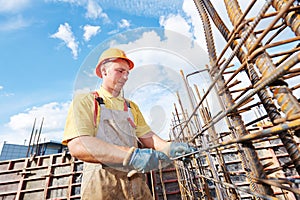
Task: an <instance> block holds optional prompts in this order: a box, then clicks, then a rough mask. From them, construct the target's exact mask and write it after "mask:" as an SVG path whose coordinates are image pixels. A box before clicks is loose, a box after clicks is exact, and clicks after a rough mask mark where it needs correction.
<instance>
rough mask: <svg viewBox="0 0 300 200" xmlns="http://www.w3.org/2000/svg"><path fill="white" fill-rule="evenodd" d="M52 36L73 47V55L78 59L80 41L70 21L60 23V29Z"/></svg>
mask: <svg viewBox="0 0 300 200" xmlns="http://www.w3.org/2000/svg"><path fill="white" fill-rule="evenodd" d="M50 37H51V38H57V39H60V40H62V41H64V43H65V44H66V45H67V47H68V48H70V49H71V51H72V54H73V57H74V58H75V59H77V56H78V42H77V41H76V39H75V36H74V35H73V32H72V30H71V26H70V25H69V24H68V23H64V24H61V25H59V28H58V31H57V32H56V33H54V34H52V35H51V36H50Z"/></svg>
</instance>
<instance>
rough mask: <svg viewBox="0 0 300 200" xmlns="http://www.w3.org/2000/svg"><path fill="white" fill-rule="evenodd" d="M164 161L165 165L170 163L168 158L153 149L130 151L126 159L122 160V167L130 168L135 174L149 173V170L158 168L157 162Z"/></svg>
mask: <svg viewBox="0 0 300 200" xmlns="http://www.w3.org/2000/svg"><path fill="white" fill-rule="evenodd" d="M160 160H161V161H165V162H167V163H170V162H172V161H171V160H170V158H169V157H168V156H167V155H166V154H164V153H162V152H160V151H155V150H153V149H139V148H135V149H132V150H131V151H130V152H129V153H128V156H127V158H125V159H124V162H123V165H124V166H131V167H133V168H134V169H135V170H136V171H137V172H142V173H145V172H149V171H150V170H154V169H158V168H159V161H160Z"/></svg>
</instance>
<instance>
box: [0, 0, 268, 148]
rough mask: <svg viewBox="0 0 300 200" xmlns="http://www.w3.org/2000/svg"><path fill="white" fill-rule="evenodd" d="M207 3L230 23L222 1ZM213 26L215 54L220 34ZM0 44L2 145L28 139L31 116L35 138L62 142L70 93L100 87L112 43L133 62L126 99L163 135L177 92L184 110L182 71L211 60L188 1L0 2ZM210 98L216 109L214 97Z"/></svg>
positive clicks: (198, 80) (201, 78)
mask: <svg viewBox="0 0 300 200" xmlns="http://www.w3.org/2000/svg"><path fill="white" fill-rule="evenodd" d="M212 3H213V4H214V6H215V7H216V9H217V11H219V14H220V15H221V17H222V19H223V20H224V22H225V23H226V24H227V25H228V27H229V28H232V26H230V22H229V20H228V18H227V17H226V11H225V8H224V4H223V2H222V3H220V1H219V0H212ZM241 3H242V5H241V7H242V8H245V7H246V5H247V2H246V1H241ZM262 3H263V2H260V1H259V2H257V3H256V4H255V5H256V6H257V7H258V8H259V7H261V5H262ZM253 11H254V13H253V14H252V16H256V15H257V13H255V12H258V11H259V9H254V10H253ZM212 29H213V32H214V39H215V43H216V50H217V52H219V53H220V51H221V50H222V48H223V47H224V44H225V43H224V39H223V38H222V37H221V36H220V34H218V31H215V27H214V26H213V25H212ZM0 46H1V49H0V148H1V147H2V144H3V142H4V141H7V142H8V143H17V144H28V142H29V138H30V134H31V131H32V126H33V122H34V120H35V119H36V120H37V124H36V127H35V128H36V129H38V128H39V126H40V124H41V121H42V119H43V118H44V123H43V129H42V135H41V141H40V142H43V141H49V140H56V141H60V140H61V138H62V134H63V129H64V124H65V119H66V115H67V111H68V108H69V105H70V102H71V99H72V96H73V94H74V93H75V92H82V91H84V92H87V91H91V90H94V89H96V88H98V87H99V85H100V84H101V80H100V79H98V78H97V77H96V76H95V74H94V67H95V64H96V63H97V59H98V56H99V54H100V53H101V52H102V51H103V50H105V49H106V48H108V47H110V46H114V47H119V48H121V49H123V50H125V51H126V53H127V55H128V56H129V57H130V58H131V59H132V60H133V61H134V62H135V68H134V70H132V72H131V73H130V79H129V80H128V82H127V84H126V86H125V88H124V94H125V96H126V97H128V98H130V99H132V100H133V101H135V102H136V103H138V104H139V106H140V109H141V111H142V112H143V114H144V117H145V119H146V121H147V122H148V123H149V124H150V125H151V126H152V128H153V130H155V131H157V133H158V134H159V135H160V136H161V137H163V138H166V139H167V138H168V135H169V125H170V123H171V119H172V112H174V102H177V96H176V93H177V92H178V93H179V94H180V96H181V98H182V99H181V100H182V101H183V103H184V104H185V106H186V108H188V109H189V108H190V107H189V106H190V105H189V102H188V99H187V93H186V90H185V87H184V84H183V81H182V80H181V74H180V70H183V71H184V73H185V75H186V74H188V73H190V72H194V71H195V70H199V69H203V68H204V67H205V65H206V64H209V61H208V56H207V53H206V44H205V38H204V34H203V29H202V23H201V20H200V17H199V14H198V11H197V9H196V7H195V5H194V2H193V1H192V0H183V1H178V0H147V1H146V0H123V1H117V0H9V1H8V0H0ZM237 66H238V65H237ZM205 73H207V72H203V73H200V74H197V75H196V76H193V77H190V78H189V83H190V84H191V85H193V84H196V85H198V86H199V91H205V90H206V89H207V87H208V86H209V84H210V82H209V79H208V77H207V74H205ZM242 79H243V78H242ZM245 80H246V79H245ZM246 84H247V83H246ZM212 95H213V94H212ZM208 103H211V104H212V105H210V106H211V110H212V111H215V112H216V113H218V111H219V107H218V106H216V105H217V104H216V101H215V98H214V97H212V96H209V97H208ZM248 118H249V117H248ZM248 118H247V119H248ZM249 119H251V117H250V118H249ZM220 127H221V128H220V129H223V127H227V126H226V125H224V126H220ZM25 140H26V141H25Z"/></svg>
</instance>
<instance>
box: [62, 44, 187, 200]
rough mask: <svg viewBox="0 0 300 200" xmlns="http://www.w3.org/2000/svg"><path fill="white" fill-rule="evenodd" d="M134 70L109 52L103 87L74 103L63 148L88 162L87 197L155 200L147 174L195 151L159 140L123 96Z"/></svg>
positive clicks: (102, 64) (102, 65)
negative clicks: (177, 157) (65, 145)
mask: <svg viewBox="0 0 300 200" xmlns="http://www.w3.org/2000/svg"><path fill="white" fill-rule="evenodd" d="M133 67H134V63H133V62H132V61H131V60H130V59H129V58H128V57H127V56H126V54H125V53H124V51H122V50H120V49H117V48H110V49H107V50H106V51H104V52H103V53H102V54H101V56H100V57H99V61H98V63H97V65H96V75H97V76H98V77H99V78H102V80H103V81H102V85H101V87H100V89H99V90H97V91H95V92H92V93H87V94H78V95H75V96H74V99H73V101H72V103H71V106H70V109H69V113H68V117H67V120H66V125H65V130H64V136H63V144H67V145H68V148H69V151H70V153H71V155H72V156H74V157H76V158H78V159H80V160H82V161H84V170H83V178H82V185H81V197H82V199H89V200H92V199H93V200H95V199H144V200H146V199H152V195H151V192H150V190H149V187H148V186H147V184H146V182H145V180H144V178H145V176H144V175H143V174H142V173H145V172H149V171H150V170H155V169H158V168H159V165H160V164H159V163H160V162H159V161H161V163H170V157H176V156H180V155H182V154H185V153H190V152H191V151H192V149H191V147H189V145H187V144H185V143H175V142H167V141H165V140H163V139H162V138H160V137H159V136H158V135H157V134H155V133H154V132H153V131H152V130H151V129H150V127H149V126H148V125H147V124H146V122H145V120H144V118H143V115H142V114H141V112H140V110H139V108H138V106H137V105H136V104H135V103H134V102H132V101H129V100H127V99H125V98H124V97H122V95H121V93H122V92H121V90H122V88H123V86H124V84H125V82H126V81H127V79H128V75H129V71H130V70H131V69H132V68H133ZM133 172H138V173H133Z"/></svg>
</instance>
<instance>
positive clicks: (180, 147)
mask: <svg viewBox="0 0 300 200" xmlns="http://www.w3.org/2000/svg"><path fill="white" fill-rule="evenodd" d="M196 150H197V149H196V148H194V147H191V146H190V145H188V144H187V143H183V142H169V143H168V144H167V146H166V147H165V148H164V149H163V150H162V152H164V153H165V154H166V155H168V156H169V157H171V158H175V157H178V156H182V155H185V154H188V153H192V152H194V151H196Z"/></svg>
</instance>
